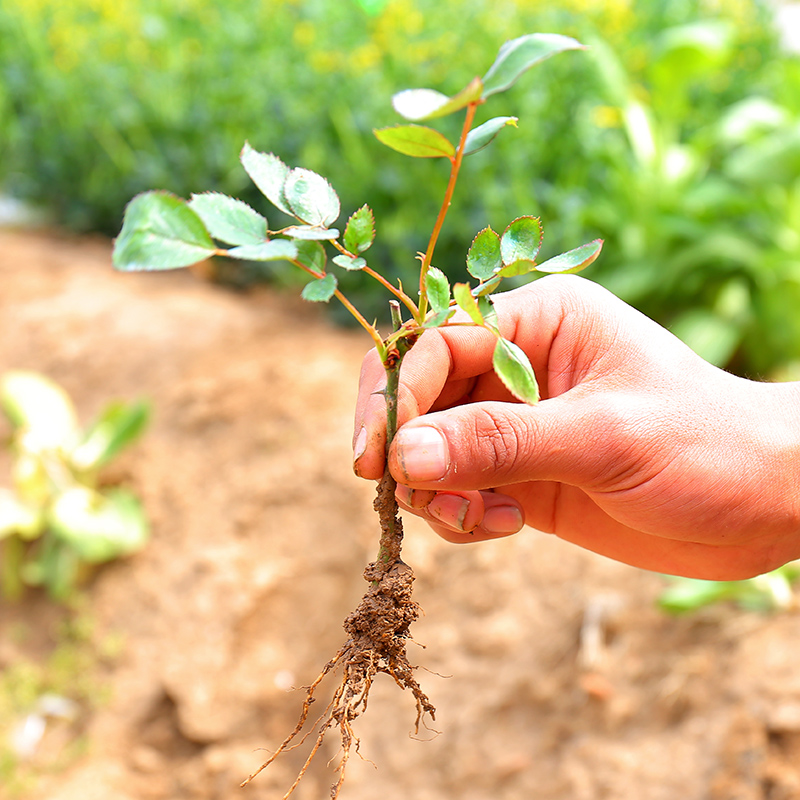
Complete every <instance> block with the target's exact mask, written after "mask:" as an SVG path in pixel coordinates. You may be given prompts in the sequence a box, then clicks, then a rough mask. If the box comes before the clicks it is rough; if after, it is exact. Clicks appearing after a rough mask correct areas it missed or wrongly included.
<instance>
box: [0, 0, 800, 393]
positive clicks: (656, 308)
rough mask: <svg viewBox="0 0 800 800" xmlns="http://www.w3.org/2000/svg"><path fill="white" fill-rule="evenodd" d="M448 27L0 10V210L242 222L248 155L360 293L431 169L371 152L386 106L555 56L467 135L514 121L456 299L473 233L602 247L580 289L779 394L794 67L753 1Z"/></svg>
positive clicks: (417, 216)
mask: <svg viewBox="0 0 800 800" xmlns="http://www.w3.org/2000/svg"><path fill="white" fill-rule="evenodd" d="M469 11H470V13H469V14H465V13H464V6H463V4H461V3H458V2H456V0H388V2H387V1H386V0H361V1H360V2H356V0H343V1H342V2H336V3H334V2H332V1H331V0H229V2H227V3H225V4H224V5H223V4H218V3H212V2H210V0H175V2H173V3H169V4H163V3H160V2H156V0H136V2H133V0H59V1H58V2H56V1H55V0H24V2H19V3H3V4H2V5H0V187H2V189H3V191H5V192H6V193H10V194H12V195H14V196H17V197H19V198H22V199H26V200H29V201H33V202H35V203H37V204H40V205H43V206H45V207H47V208H48V209H49V210H50V211H51V212H52V214H53V216H54V218H55V220H56V221H58V222H59V223H61V224H65V225H68V226H70V227H72V228H74V229H76V230H82V231H86V230H96V231H102V232H105V233H109V234H112V235H113V234H116V233H117V232H118V230H119V227H120V224H121V219H122V209H123V207H124V204H125V203H126V202H127V201H128V200H129V199H130V198H131V197H132V196H133V195H134V194H136V193H137V192H139V191H142V190H145V189H150V188H155V187H158V188H165V189H169V190H172V191H174V192H176V193H178V194H180V195H182V196H188V195H189V194H190V193H191V192H193V191H204V190H207V189H212V188H213V189H216V190H218V191H222V192H225V193H228V194H232V195H235V196H239V197H241V199H243V200H246V201H248V202H250V203H251V204H254V205H255V206H256V207H257V208H263V206H264V203H263V199H260V198H259V197H258V196H256V195H255V194H254V191H255V190H254V189H253V188H252V187H251V185H250V183H249V181H248V179H247V176H246V175H245V173H244V171H243V170H242V169H241V168H240V166H239V162H238V158H237V156H238V152H239V150H240V148H241V146H242V143H243V142H244V141H245V140H249V141H250V143H251V144H252V145H253V147H255V148H257V149H259V150H264V151H270V150H271V151H274V152H276V153H277V154H279V155H280V157H281V158H282V159H283V160H284V161H285V162H287V163H289V164H290V165H302V166H305V167H308V168H309V169H313V170H315V171H317V172H320V173H322V174H324V175H325V176H326V177H328V178H329V179H330V180H331V182H332V183H333V185H334V186H335V187H336V189H337V191H338V192H339V194H340V196H341V198H342V202H343V208H344V209H345V213H350V211H352V210H355V209H356V208H357V207H358V206H360V205H361V204H362V203H364V202H367V203H369V204H370V205H371V206H372V208H373V209H374V210H375V212H376V217H377V219H378V221H379V238H378V242H377V243H376V249H377V248H381V250H380V260H381V261H383V263H384V264H385V265H386V266H385V270H384V271H385V272H386V273H389V274H392V273H393V274H395V275H396V276H399V277H403V276H404V275H411V274H413V273H414V271H415V270H416V264H415V262H414V260H413V258H414V254H415V253H416V251H417V250H419V249H421V248H422V247H423V246H424V243H425V241H426V240H427V236H428V233H429V231H428V227H427V226H423V227H420V220H425V219H426V218H432V217H433V215H434V214H435V210H436V208H435V207H436V203H437V198H438V197H440V196H441V189H442V186H441V185H439V184H442V185H443V183H444V182H445V180H446V171H445V167H443V166H442V165H440V164H432V163H429V162H419V161H416V160H409V159H405V158H403V157H402V156H400V155H397V154H395V153H392V152H390V151H388V150H386V149H385V148H383V146H382V145H380V144H379V143H378V142H377V140H375V139H374V137H373V136H372V134H371V130H372V128H373V127H378V126H384V125H388V124H393V123H394V122H395V121H397V120H396V118H395V116H394V114H393V112H392V110H391V106H390V103H389V100H390V97H391V95H392V93H393V92H395V91H397V90H399V89H402V88H407V87H410V86H430V87H432V88H436V89H439V90H441V91H444V92H446V93H449V92H452V91H455V90H457V89H459V88H460V87H461V86H463V85H464V84H465V83H466V82H467V81H468V80H469V78H471V77H472V76H473V75H474V74H480V73H482V72H483V71H484V70H485V68H486V66H487V65H488V64H489V63H491V61H492V59H493V57H494V54H495V53H496V51H497V47H498V45H499V44H500V43H501V42H502V41H503V40H505V39H508V38H513V37H515V36H518V35H521V34H523V33H528V32H532V31H556V32H559V33H565V34H568V35H572V36H575V37H577V38H579V39H581V40H582V41H586V42H588V43H590V44H591V45H592V49H591V50H590V51H588V52H586V53H573V54H568V55H567V56H564V57H562V58H559V59H555V60H553V61H552V62H549V63H548V64H547V65H546V66H545V67H543V68H542V69H541V70H539V71H538V72H537V76H536V78H537V79H536V81H530V82H529V81H526V82H524V85H520V86H519V87H515V88H514V89H513V90H512V91H511V92H510V93H509V94H507V95H505V96H504V98H503V100H502V102H499V103H492V106H491V109H490V110H489V111H487V113H486V116H493V115H496V114H513V115H518V116H520V118H521V120H522V122H521V124H520V127H519V129H516V130H513V129H509V130H507V131H504V135H503V136H501V137H499V139H498V141H497V142H496V143H495V145H494V146H493V147H492V148H488V149H487V150H485V151H482V152H481V153H478V154H476V155H474V156H471V157H470V158H469V159H468V160H467V161H466V163H465V167H464V172H463V177H462V180H463V181H464V183H465V184H466V186H467V187H468V188H466V189H465V190H462V191H461V193H460V199H459V200H458V201H457V203H456V205H455V207H454V208H453V209H452V214H451V216H450V217H449V218H448V223H447V226H446V230H445V232H444V237H443V239H442V241H441V244H440V249H439V257H438V262H437V266H438V267H440V268H441V269H443V270H444V271H445V272H447V273H448V274H449V275H450V276H452V277H461V276H463V263H464V255H465V253H466V250H467V247H468V245H469V243H470V241H471V239H472V237H473V236H474V234H475V233H476V232H477V231H478V230H479V229H480V228H482V227H484V226H485V225H486V224H487V223H490V224H492V225H494V226H495V227H502V226H503V225H504V221H505V220H507V219H508V217H509V215H518V214H530V213H533V214H539V215H541V216H542V217H543V220H544V224H545V230H546V237H545V242H546V245H547V246H549V247H550V248H553V250H554V252H555V251H557V250H563V249H569V248H570V247H574V246H576V245H578V244H580V243H581V242H583V241H586V240H587V239H591V238H594V237H597V236H601V237H603V238H605V239H606V240H607V244H606V248H605V250H604V253H603V257H602V258H601V259H600V261H598V262H597V264H596V265H595V266H594V267H593V269H592V272H591V274H590V277H592V278H593V279H595V280H597V281H599V282H601V283H603V284H605V285H607V286H609V287H610V288H611V289H612V290H613V291H615V292H616V293H617V294H619V295H620V296H621V297H623V298H624V299H626V300H628V301H630V302H632V303H633V304H634V305H636V306H637V307H639V308H641V309H642V310H643V311H645V312H646V313H648V314H650V315H651V316H653V317H655V318H656V319H658V320H659V321H660V322H662V323H663V324H666V325H668V326H670V327H671V328H672V329H673V330H674V331H675V333H677V334H678V335H680V336H681V337H682V338H684V339H685V340H686V341H687V342H689V343H690V344H691V345H692V346H693V347H694V348H695V349H696V350H698V352H700V353H701V354H702V355H704V356H705V357H707V358H709V359H710V360H712V361H714V362H715V363H718V364H720V365H725V366H728V367H729V368H731V369H734V370H736V371H738V372H740V373H742V374H746V375H750V376H762V377H795V378H796V377H800V314H798V313H797V308H800V58H798V57H797V56H796V55H794V56H792V55H790V54H787V53H783V52H781V51H780V50H779V48H778V44H777V41H776V36H775V34H774V31H773V28H772V22H771V15H770V13H769V11H768V10H767V9H766V8H765V7H764V6H762V5H761V4H760V3H758V2H755V0H727V1H726V2H724V3H722V2H716V1H714V0H613V1H612V2H599V0H559V2H555V3H544V2H537V1H536V0H473V2H471V3H470V5H469ZM479 121H480V120H479ZM454 124H457V122H456V123H454ZM443 127H444V129H445V130H446V131H447V130H449V129H448V127H447V125H444V126H443ZM432 183H435V184H437V185H436V186H431V184H432ZM462 189H463V187H462ZM551 254H552V253H549V252H544V253H543V254H542V255H543V257H548V256H549V255H551ZM373 260H374V261H375V263H376V264H377V263H380V261H379V260H378V258H377V257H375V256H374V257H373ZM263 269H264V267H263V266H258V267H256V266H254V267H252V268H251V272H250V273H249V274H248V275H244V276H241V275H240V276H238V279H240V280H250V279H256V278H259V277H261V276H262V272H260V271H261V270H263ZM278 272H279V273H280V272H284V273H285V272H286V271H285V270H280V268H279V270H278ZM351 281H355V282H356V286H351V287H348V294H349V295H350V296H352V297H354V299H355V300H356V301H357V302H359V303H361V304H362V305H364V304H368V303H370V302H373V300H372V298H370V297H363V296H362V297H359V296H358V293H359V291H364V292H366V291H372V286H368V285H366V284H365V283H363V282H360V281H359V280H358V277H357V276H354V277H352V278H351ZM374 302H375V305H373V308H374V309H376V313H377V309H378V305H377V298H375V301H374Z"/></svg>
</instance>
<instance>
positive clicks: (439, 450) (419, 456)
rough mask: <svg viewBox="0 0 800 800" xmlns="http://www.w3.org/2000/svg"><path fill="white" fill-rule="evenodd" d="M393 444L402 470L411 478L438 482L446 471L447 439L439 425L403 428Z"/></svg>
mask: <svg viewBox="0 0 800 800" xmlns="http://www.w3.org/2000/svg"><path fill="white" fill-rule="evenodd" d="M394 445H395V453H396V454H397V460H398V461H399V462H400V469H401V470H402V471H403V475H405V477H406V479H407V480H408V481H410V482H412V483H419V482H421V481H436V480H439V479H440V478H443V477H444V475H445V473H446V472H447V467H448V461H449V456H448V453H447V442H446V441H445V438H444V436H442V434H441V433H440V432H439V431H438V430H437V429H436V428H432V427H431V426H430V425H417V426H415V427H411V428H401V429H400V430H399V431H398V432H397V434H396V435H395V438H394Z"/></svg>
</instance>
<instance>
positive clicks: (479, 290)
mask: <svg viewBox="0 0 800 800" xmlns="http://www.w3.org/2000/svg"><path fill="white" fill-rule="evenodd" d="M502 280H503V276H502V275H495V276H494V277H493V278H489V280H488V281H483V282H482V283H480V284H478V286H476V287H475V288H474V289H473V290H472V296H473V297H483V296H484V295H488V294H491V293H492V292H493V291H494V290H495V289H496V288H497V287H498V286H499V285H500V282H501V281H502Z"/></svg>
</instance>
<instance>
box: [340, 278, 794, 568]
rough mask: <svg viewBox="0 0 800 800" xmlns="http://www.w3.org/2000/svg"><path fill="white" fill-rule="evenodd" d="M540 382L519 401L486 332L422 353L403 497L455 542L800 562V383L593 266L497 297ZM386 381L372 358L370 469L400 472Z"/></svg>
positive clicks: (419, 347)
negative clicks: (722, 358) (666, 324)
mask: <svg viewBox="0 0 800 800" xmlns="http://www.w3.org/2000/svg"><path fill="white" fill-rule="evenodd" d="M494 301H495V307H496V309H497V312H498V317H499V320H500V330H501V333H502V334H503V336H504V337H506V338H507V339H510V340H512V341H514V342H516V344H518V345H519V346H520V347H521V348H522V349H523V350H524V351H525V352H526V353H527V354H528V357H529V358H530V360H531V363H532V365H533V367H534V370H535V372H536V375H537V378H538V380H539V384H540V390H541V395H542V400H541V401H540V403H539V404H538V405H536V406H529V405H526V404H523V403H520V402H518V401H516V400H515V398H513V397H512V396H511V394H510V393H509V392H508V391H507V390H506V389H505V387H504V386H503V384H502V383H501V381H500V380H499V378H497V376H496V375H495V373H494V371H493V370H492V350H493V347H494V342H495V338H494V336H492V335H491V334H490V333H489V332H487V331H485V330H483V329H481V328H476V327H460V326H457V327H449V328H443V329H439V330H436V331H430V332H426V334H425V336H423V337H422V338H421V339H420V341H419V342H418V343H417V344H416V345H415V346H414V348H413V349H412V350H411V351H410V352H409V353H408V355H407V356H406V357H405V361H404V363H403V367H402V372H401V392H400V401H399V412H398V420H399V424H400V426H401V427H400V429H399V430H398V433H397V435H396V437H395V440H394V442H393V443H392V446H391V448H390V452H389V468H390V470H391V472H392V475H393V476H394V477H395V479H396V480H397V481H398V484H399V485H398V490H397V496H398V500H399V502H400V505H401V506H402V507H403V508H404V509H406V510H407V511H411V512H413V513H415V514H417V515H419V516H421V517H423V518H424V519H426V520H427V521H428V522H429V523H430V524H431V526H432V527H433V528H434V530H435V531H436V532H437V533H439V534H440V535H441V536H443V537H444V538H446V539H448V540H449V541H453V542H467V541H480V540H483V539H490V538H497V537H498V536H505V535H509V534H511V533H515V532H517V531H518V530H520V529H521V528H522V527H523V525H525V524H526V525H530V526H532V527H534V528H536V529H538V530H540V531H545V532H549V533H554V534H556V535H557V536H559V537H561V538H563V539H566V540H568V541H571V542H574V543H576V544H578V545H580V546H582V547H585V548H587V549H589V550H593V551H595V552H598V553H602V554H604V555H606V556H609V557H611V558H614V559H617V560H619V561H623V562H626V563H628V564H633V565H635V566H639V567H643V568H645V569H651V570H656V571H659V572H665V573H669V574H675V575H686V576H691V577H703V578H710V579H716V580H723V579H725V580H729V579H730V580H732V579H739V578H745V577H750V576H752V575H756V574H760V573H762V572H765V571H768V570H770V569H774V568H775V567H777V566H779V565H781V564H783V563H786V562H787V561H789V560H792V559H795V558H798V557H800V385H798V384H790V383H786V384H767V383H756V382H753V381H748V380H745V379H743V378H738V377H735V376H733V375H730V374H728V373H726V372H724V371H722V370H719V369H717V368H715V367H713V366H711V365H710V364H708V363H707V362H705V361H703V360H702V359H701V358H699V357H698V356H697V355H695V354H694V353H693V352H692V351H691V350H690V349H689V348H688V347H686V346H685V345H684V344H683V343H681V342H680V341H679V340H678V339H677V338H675V337H674V336H672V334H670V333H669V332H668V331H666V330H665V329H664V328H662V327H660V326H659V325H657V324H656V323H655V322H653V321H652V320H650V319H648V318H647V317H645V316H643V315H642V314H640V313H639V312H637V311H635V310H634V309H633V308H631V307H630V306H628V305H626V304H625V303H623V302H622V301H621V300H619V299H617V298H616V297H614V296H613V295H611V294H610V293H609V292H607V291H606V290H604V289H602V288H601V287H599V286H597V285H596V284H593V283H591V282H589V281H586V280H584V279H582V278H578V277H576V276H571V275H567V276H549V277H546V278H543V279H541V280H538V281H536V282H534V283H532V284H529V285H528V286H525V287H523V288H520V289H516V290H514V291H511V292H508V293H505V294H498V295H494ZM384 385H385V377H384V373H383V368H382V366H381V364H380V360H379V359H378V356H377V354H376V353H375V351H372V352H371V353H369V354H368V355H367V357H366V358H365V360H364V364H363V368H362V373H361V381H360V386H359V389H360V391H359V397H358V402H357V408H356V425H355V437H354V451H355V469H356V472H357V474H359V475H361V476H362V477H364V478H368V479H374V480H377V479H379V478H380V477H381V475H382V474H383V469H384V457H383V452H384V441H385V435H386V434H385V419H386V417H385V407H384V406H385V404H384V400H383V396H382V395H381V394H380V393H379V392H380V390H381V389H382V388H383V386H384Z"/></svg>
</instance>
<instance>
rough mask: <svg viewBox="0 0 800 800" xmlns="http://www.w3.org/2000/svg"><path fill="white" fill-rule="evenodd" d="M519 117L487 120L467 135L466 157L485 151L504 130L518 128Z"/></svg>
mask: <svg viewBox="0 0 800 800" xmlns="http://www.w3.org/2000/svg"><path fill="white" fill-rule="evenodd" d="M517 122H519V117H494V118H493V119H490V120H487V121H486V122H484V123H483V125H478V127H477V128H473V129H472V130H471V131H470V132H469V133H468V134H467V140H466V142H464V155H465V156H468V155H470V154H472V153H477V152H478V150H483V148H484V147H486V146H487V145H488V144H489V143H490V142H491V141H492V140H493V139H494V138H495V137H496V136H497V134H498V133H500V131H501V130H503V128H505V127H506V126H508V125H511V126H512V127H514V128H516V127H517Z"/></svg>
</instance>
